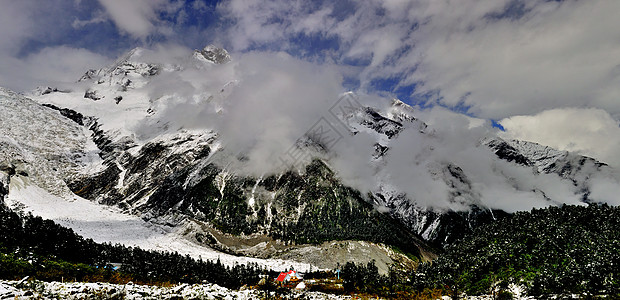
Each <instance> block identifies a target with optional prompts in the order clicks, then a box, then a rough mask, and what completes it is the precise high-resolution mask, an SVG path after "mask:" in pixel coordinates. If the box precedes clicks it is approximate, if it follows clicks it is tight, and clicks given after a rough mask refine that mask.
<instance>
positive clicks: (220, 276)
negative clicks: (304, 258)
mask: <svg viewBox="0 0 620 300" xmlns="http://www.w3.org/2000/svg"><path fill="white" fill-rule="evenodd" d="M111 263H119V264H121V267H120V269H118V270H117V271H115V270H113V267H112V265H111ZM264 272H265V271H264V270H262V269H260V268H259V267H258V266H257V265H253V264H250V265H235V266H233V267H227V266H224V265H223V264H222V263H221V262H220V261H219V260H218V261H215V262H214V261H203V260H195V259H192V258H191V257H189V256H183V255H180V254H178V253H170V252H157V251H147V250H143V249H140V248H135V247H125V246H122V245H111V244H100V243H95V242H94V241H93V240H91V239H84V238H83V237H81V236H79V235H77V234H75V232H73V230H72V229H68V228H65V227H62V226H60V225H58V224H56V223H54V222H53V221H50V220H43V219H42V218H40V217H35V216H32V215H25V216H20V215H18V214H17V213H15V212H13V211H11V210H10V209H8V208H6V207H5V206H4V205H1V204H0V277H1V278H2V279H17V278H21V277H23V276H34V277H36V278H37V279H41V280H59V281H60V280H62V279H64V280H76V281H93V280H96V281H101V280H103V281H134V282H142V283H165V282H184V283H200V282H203V281H207V282H210V283H216V284H218V285H221V286H225V287H229V288H239V287H241V286H243V285H245V284H248V285H252V284H256V283H257V282H258V280H259V275H260V274H262V273H264Z"/></svg>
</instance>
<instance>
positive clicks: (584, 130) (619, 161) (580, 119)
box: [500, 108, 620, 167]
mask: <svg viewBox="0 0 620 300" xmlns="http://www.w3.org/2000/svg"><path fill="white" fill-rule="evenodd" d="M500 124H501V125H502V126H503V127H504V128H505V129H506V132H505V133H504V135H505V136H506V137H508V138H514V139H519V140H526V141H532V142H537V143H540V144H543V145H547V146H551V147H554V148H557V149H560V150H567V151H574V152H578V153H581V154H584V155H587V156H590V157H594V158H596V159H598V160H601V161H603V162H605V163H607V164H610V165H613V166H615V167H620V127H619V125H620V124H619V122H618V121H617V120H614V118H612V116H610V115H609V113H607V112H606V111H605V110H602V109H594V108H558V109H551V110H547V111H544V112H541V113H538V114H536V115H531V116H514V117H510V118H506V119H503V120H501V121H500Z"/></svg>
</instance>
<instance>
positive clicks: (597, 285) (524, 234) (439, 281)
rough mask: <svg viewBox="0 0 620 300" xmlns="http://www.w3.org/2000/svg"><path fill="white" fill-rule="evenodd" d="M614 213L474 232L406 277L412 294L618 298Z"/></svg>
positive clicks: (584, 212) (619, 261) (550, 214)
mask: <svg viewBox="0 0 620 300" xmlns="http://www.w3.org/2000/svg"><path fill="white" fill-rule="evenodd" d="M619 266H620V209H619V208H618V207H611V206H608V205H595V204H592V205H589V206H587V207H584V206H569V205H565V206H562V207H549V208H545V209H534V210H532V211H531V212H518V213H515V214H513V215H512V216H510V217H506V218H504V219H502V220H500V221H497V222H495V223H491V224H488V225H485V226H481V227H480V228H478V229H476V230H475V231H474V232H473V233H472V234H470V235H468V236H467V237H465V238H464V239H462V240H461V241H459V242H457V243H455V244H453V245H451V246H449V247H448V248H447V249H446V252H445V253H443V254H442V255H440V257H439V258H438V259H436V260H434V261H433V262H432V263H427V264H422V265H421V266H420V267H419V268H418V269H417V271H416V272H415V274H414V275H413V276H412V282H413V285H414V286H415V288H416V289H417V290H422V289H428V288H439V289H442V290H443V292H444V293H446V294H452V295H458V294H459V293H462V292H465V293H466V294H468V295H480V294H491V293H496V294H503V295H507V294H508V293H509V292H508V286H509V285H510V284H511V283H512V284H519V285H522V286H525V288H526V293H527V294H528V295H531V296H542V295H550V294H581V295H588V294H589V295H608V296H611V297H612V298H614V297H619V296H620V271H619V270H620V267H619Z"/></svg>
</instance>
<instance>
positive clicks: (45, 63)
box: [0, 46, 110, 91]
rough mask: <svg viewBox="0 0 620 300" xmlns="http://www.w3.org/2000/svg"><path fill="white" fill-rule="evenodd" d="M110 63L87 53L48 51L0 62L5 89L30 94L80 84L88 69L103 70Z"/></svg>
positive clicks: (0, 78)
mask: <svg viewBox="0 0 620 300" xmlns="http://www.w3.org/2000/svg"><path fill="white" fill-rule="evenodd" d="M109 62H110V59H109V58H107V57H105V56H102V55H99V54H97V53H93V52H91V51H89V50H86V49H76V48H71V47H67V46H58V47H48V48H43V49H41V51H39V52H36V53H33V54H31V55H29V56H27V57H25V58H22V59H19V58H14V57H4V58H1V59H0V68H1V69H2V73H0V82H2V86H6V87H10V88H12V89H15V90H17V91H27V90H31V89H33V88H35V87H36V86H40V85H49V86H54V87H61V86H63V85H64V84H67V83H71V82H75V81H77V80H78V79H79V78H80V76H82V74H84V72H85V71H86V70H88V69H89V68H97V67H102V66H104V65H106V64H108V63H109Z"/></svg>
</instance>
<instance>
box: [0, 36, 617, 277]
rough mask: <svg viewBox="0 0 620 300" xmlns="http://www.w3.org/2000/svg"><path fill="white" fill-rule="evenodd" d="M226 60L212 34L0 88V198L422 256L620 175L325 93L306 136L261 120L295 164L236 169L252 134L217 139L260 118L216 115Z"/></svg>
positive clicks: (230, 241) (244, 236)
mask: <svg viewBox="0 0 620 300" xmlns="http://www.w3.org/2000/svg"><path fill="white" fill-rule="evenodd" d="M234 64H235V60H231V57H230V55H229V54H228V53H227V52H226V51H225V50H223V49H219V48H216V47H213V46H207V47H205V48H204V49H202V50H196V51H194V52H192V53H185V52H182V53H173V54H167V55H162V54H161V53H157V52H155V51H152V50H147V49H140V48H138V49H134V50H132V51H130V52H129V53H128V54H126V55H125V56H123V57H121V58H120V59H119V60H118V61H117V62H116V63H114V64H113V65H111V66H109V67H107V68H103V69H100V70H89V71H88V72H86V74H85V75H84V76H83V77H82V78H80V79H79V81H78V82H77V83H75V84H74V85H71V86H68V87H61V88H52V87H50V88H47V87H46V88H39V89H37V90H35V91H34V92H32V93H31V94H29V95H27V97H24V96H21V95H17V94H15V93H12V92H9V91H5V90H3V91H2V94H0V101H2V106H3V108H5V107H6V108H5V109H3V110H2V111H0V116H1V118H0V120H2V121H1V122H0V142H1V143H2V147H1V148H0V153H2V157H3V158H2V159H0V163H2V164H1V165H0V196H2V195H3V194H6V191H7V190H8V187H9V186H11V185H10V180H11V177H13V176H18V175H19V176H22V177H28V178H29V180H30V181H31V182H32V183H34V184H36V185H37V186H38V187H40V188H42V189H44V190H47V191H48V192H50V193H51V194H53V195H55V196H58V197H61V198H64V199H67V200H72V197H74V196H79V197H82V198H85V199H88V200H91V201H93V202H96V203H99V204H102V205H111V206H115V207H117V208H120V209H121V210H123V211H124V212H125V213H131V214H134V215H136V216H139V217H141V218H142V219H143V220H146V221H148V222H149V223H151V224H158V226H167V228H175V230H176V232H180V233H181V234H182V235H184V236H185V237H186V238H187V239H189V240H190V241H192V242H193V243H195V244H199V245H203V246H208V247H211V248H215V249H218V250H221V251H225V252H230V253H234V254H242V255H250V256H257V257H297V258H299V257H301V258H300V259H301V261H303V260H304V258H303V256H304V255H300V254H299V253H306V254H305V256H307V257H311V256H312V255H311V254H310V252H312V251H315V252H316V251H323V250H320V249H319V250H312V249H311V248H312V247H305V246H299V245H306V244H321V243H324V245H326V244H325V243H329V241H333V240H338V241H342V240H357V241H369V242H373V243H380V244H383V245H390V246H396V247H398V248H400V249H402V250H404V251H406V252H409V253H414V254H419V255H420V256H429V255H430V256H432V254H431V252H433V251H434V250H433V247H431V246H429V245H428V244H427V243H428V242H431V243H437V244H445V243H449V242H451V241H453V240H455V239H458V238H460V237H461V236H462V235H463V234H465V233H466V232H468V231H469V230H471V229H472V228H473V227H475V226H477V224H480V223H484V222H488V221H489V220H492V219H494V218H497V217H501V216H502V215H505V214H506V213H507V212H512V211H516V210H519V209H530V208H531V207H537V206H538V207H540V206H548V205H559V204H561V203H584V202H604V201H611V200H609V199H605V198H604V194H605V193H604V192H602V190H601V189H603V187H610V186H611V187H612V188H616V189H617V187H618V186H620V183H618V176H617V173H616V172H615V170H613V169H612V168H610V167H609V166H607V165H605V164H602V163H600V162H597V161H596V160H594V159H591V158H587V157H583V156H580V155H577V154H573V153H568V152H561V151H557V150H554V149H551V148H548V147H544V146H541V145H538V144H534V143H529V142H523V141H504V140H502V139H501V138H499V137H497V136H496V135H495V134H494V133H493V132H491V131H488V130H486V131H485V130H482V129H467V126H460V125H459V126H454V127H450V126H448V125H447V124H449V123H450V122H446V124H433V125H429V124H428V123H427V122H424V121H422V117H420V116H418V115H417V114H418V113H420V114H421V115H424V113H423V112H419V111H416V110H415V109H414V108H412V107H411V106H409V105H407V104H405V103H403V102H401V101H399V100H395V99H382V100H380V101H379V100H376V101H375V102H369V101H364V99H362V98H363V97H360V96H358V95H355V94H353V93H345V94H341V95H340V97H339V98H338V95H334V98H337V99H339V100H338V102H337V103H336V105H334V106H331V107H327V108H325V111H326V113H325V114H319V115H318V117H317V120H316V122H314V125H311V126H310V127H309V128H301V129H302V131H301V132H302V133H303V132H305V134H302V135H300V136H293V137H291V135H290V134H288V133H289V132H284V131H282V130H281V129H280V128H273V130H271V131H269V136H268V137H271V138H273V136H275V137H277V138H278V139H279V138H281V139H283V140H286V139H291V143H290V146H291V147H290V148H289V149H288V150H287V149H281V150H282V153H284V154H285V155H293V154H295V155H299V154H303V156H304V158H305V159H306V161H304V162H303V163H301V164H299V165H297V164H288V165H287V164H284V166H283V167H284V168H275V167H274V168H271V167H270V165H271V164H272V162H271V161H268V162H267V164H266V165H267V166H269V167H268V169H264V170H263V171H262V172H260V173H259V174H256V172H249V171H247V170H246V169H244V166H246V165H249V164H255V163H257V162H256V160H257V159H256V156H255V155H254V154H255V153H254V152H256V150H255V149H256V148H257V147H258V146H256V145H260V143H261V142H262V140H256V139H255V137H251V138H254V140H251V143H247V144H249V145H250V146H248V147H246V148H243V149H237V147H235V146H234V145H236V144H235V143H232V142H230V140H229V139H228V137H229V135H232V134H238V135H239V136H241V137H244V136H243V132H239V130H241V129H243V128H250V127H247V126H253V125H256V126H258V125H259V124H249V125H247V124H245V125H244V124H242V125H243V126H246V127H243V126H241V125H239V127H238V128H237V127H235V128H231V127H234V126H236V125H238V124H236V123H230V122H227V121H228V120H230V119H231V118H232V117H230V116H231V114H232V113H234V112H235V111H234V109H235V108H238V107H240V106H239V104H238V102H239V101H243V99H242V98H241V99H240V97H239V90H243V89H248V88H247V87H246V86H244V84H245V81H244V78H246V77H247V76H246V77H244V76H245V75H247V74H241V75H240V74H238V73H236V72H239V68H238V65H234ZM253 72H260V70H254V71H253ZM281 80H282V81H283V82H286V80H287V77H286V76H284V77H282V79H281ZM255 94H257V95H261V93H260V90H255ZM241 95H248V94H247V93H245V94H241ZM258 99H262V98H260V97H259V98H258ZM265 101H267V102H266V103H267V104H266V105H268V103H269V102H268V99H267V100H265ZM317 101H319V100H317ZM319 102H320V101H319ZM326 103H327V102H326ZM250 104H252V103H250ZM304 105H305V104H304ZM329 105H332V104H331V103H329ZM293 106H294V105H293ZM302 107H303V106H302ZM279 109H280V108H279V107H271V108H270V110H267V111H266V112H267V113H272V115H265V116H264V119H265V120H267V119H270V118H275V119H277V120H278V121H279V122H280V121H281V122H280V123H283V124H288V126H296V123H303V122H302V121H303V117H304V113H305V114H309V113H310V112H303V111H302V112H301V113H299V114H298V115H291V116H287V114H286V113H283V112H279V111H278V110H279ZM282 110H283V111H284V108H282ZM253 113H254V114H258V113H259V112H252V111H250V112H247V114H253ZM263 113H265V112H263ZM248 116H249V115H248ZM258 119H259V120H261V119H260V118H258ZM298 119H299V120H298ZM241 121H243V120H241ZM287 121H291V122H290V123H286V122H287ZM293 121H299V122H293ZM310 121H314V120H310ZM261 122H262V120H261ZM310 124H312V123H310ZM284 127H286V126H284ZM302 127H303V126H302ZM306 129H308V130H306ZM281 131H282V132H284V133H281ZM327 131H331V136H330V135H329V133H328V134H327V135H326V134H325V132H327ZM244 138H246V137H244ZM276 140H277V139H276ZM287 146H288V145H287ZM252 147H254V148H252ZM268 149H272V148H268ZM287 151H288V152H287ZM268 157H269V156H268ZM275 157H276V160H275V161H278V159H279V160H280V161H281V160H282V155H280V156H278V155H277V154H276V155H275ZM297 162H298V161H296V162H295V163H297ZM260 163H262V162H260ZM259 165H260V164H259ZM255 169H256V168H254V169H252V170H255ZM11 193H13V191H11ZM294 244H297V245H294ZM357 245H358V247H363V245H362V246H360V245H361V244H357ZM330 247H331V246H330ZM381 247H383V246H380V247H379V248H380V249H379V248H373V249H374V250H372V251H374V252H373V253H374V254H373V255H375V256H381V255H383V256H382V257H385V259H384V262H385V263H386V264H387V263H388V262H389V261H390V260H392V261H398V260H399V259H400V258H398V255H397V254H396V253H394V252H393V251H391V250H390V249H389V247H388V248H381ZM300 249H305V250H303V251H306V252H303V251H302V250H300ZM323 249H326V248H325V247H324V248H323ZM369 251H370V250H369ZM293 253H297V254H295V255H293ZM330 263H333V264H335V263H336V262H335V261H334V262H330ZM322 267H330V265H329V264H324V265H322Z"/></svg>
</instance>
